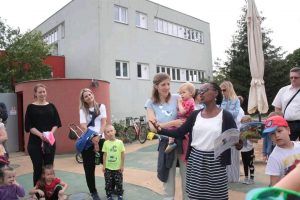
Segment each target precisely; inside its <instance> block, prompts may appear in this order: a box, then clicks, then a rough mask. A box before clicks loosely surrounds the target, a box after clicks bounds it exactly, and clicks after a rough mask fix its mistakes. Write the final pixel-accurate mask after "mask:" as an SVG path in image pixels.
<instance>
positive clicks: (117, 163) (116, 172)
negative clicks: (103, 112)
mask: <svg viewBox="0 0 300 200" xmlns="http://www.w3.org/2000/svg"><path fill="white" fill-rule="evenodd" d="M104 134H105V138H106V141H105V142H104V144H103V148H102V151H103V152H104V155H103V173H104V178H105V190H106V196H107V200H112V199H113V198H112V193H113V189H114V185H115V187H116V193H117V195H118V200H123V196H122V195H123V170H124V152H125V147H124V144H123V142H122V141H121V140H118V139H116V137H115V135H116V130H115V128H114V127H113V126H112V125H106V126H105V128H104Z"/></svg>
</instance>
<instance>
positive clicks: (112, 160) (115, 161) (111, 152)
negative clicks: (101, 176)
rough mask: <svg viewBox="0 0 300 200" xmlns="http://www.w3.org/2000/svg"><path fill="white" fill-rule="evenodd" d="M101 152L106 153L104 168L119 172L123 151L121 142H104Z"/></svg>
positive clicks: (116, 140)
mask: <svg viewBox="0 0 300 200" xmlns="http://www.w3.org/2000/svg"><path fill="white" fill-rule="evenodd" d="M102 151H103V152H105V153H106V160H105V163H106V168H107V169H110V170H119V169H120V168H121V153H122V152H124V151H125V147H124V144H123V142H122V141H121V140H118V139H115V140H114V141H110V140H106V141H105V142H104V144H103V147H102Z"/></svg>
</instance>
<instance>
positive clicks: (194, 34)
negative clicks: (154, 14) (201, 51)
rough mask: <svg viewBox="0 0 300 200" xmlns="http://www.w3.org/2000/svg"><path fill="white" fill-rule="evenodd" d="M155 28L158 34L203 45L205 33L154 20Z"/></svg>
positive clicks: (157, 19) (161, 20)
mask: <svg viewBox="0 0 300 200" xmlns="http://www.w3.org/2000/svg"><path fill="white" fill-rule="evenodd" d="M154 28H155V31H156V32H159V33H164V34H167V35H172V36H175V37H179V38H182V39H186V40H191V41H194V42H198V43H203V42H204V41H203V32H201V31H198V30H194V29H191V28H188V27H184V26H181V25H178V24H175V23H172V22H169V21H166V20H163V19H159V18H155V19H154Z"/></svg>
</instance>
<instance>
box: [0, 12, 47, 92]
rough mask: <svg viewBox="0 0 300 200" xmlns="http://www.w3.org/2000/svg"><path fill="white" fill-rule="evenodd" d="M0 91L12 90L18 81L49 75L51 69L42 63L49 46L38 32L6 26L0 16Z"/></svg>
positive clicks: (37, 78) (43, 77)
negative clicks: (25, 31) (22, 32)
mask: <svg viewBox="0 0 300 200" xmlns="http://www.w3.org/2000/svg"><path fill="white" fill-rule="evenodd" d="M0 31H1V33H0V35H1V37H0V47H1V48H3V50H4V53H3V55H2V56H1V55H0V72H1V74H0V82H1V86H0V92H13V91H14V86H15V84H16V83H18V82H22V81H27V80H39V79H45V78H50V77H51V69H50V68H49V67H48V66H47V65H45V64H43V60H44V59H45V58H46V56H47V55H49V54H50V51H51V46H50V45H48V44H46V43H45V42H44V41H43V38H42V35H41V33H40V32H27V33H25V34H24V35H21V34H20V33H19V30H18V29H16V30H14V29H12V28H10V27H9V26H6V25H5V24H4V23H3V22H2V21H1V18H0Z"/></svg>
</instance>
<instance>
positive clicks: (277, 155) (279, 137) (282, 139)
mask: <svg viewBox="0 0 300 200" xmlns="http://www.w3.org/2000/svg"><path fill="white" fill-rule="evenodd" d="M269 134H271V138H272V141H273V142H274V143H275V144H276V146H275V148H274V150H273V151H272V153H271V155H270V156H269V159H268V162H267V166H266V171H265V173H266V174H267V175H270V185H271V186H273V185H275V184H276V183H277V182H278V181H280V179H281V178H282V177H284V176H285V175H287V174H288V173H289V172H290V171H292V170H293V169H294V168H295V167H296V165H297V164H298V163H300V142H295V141H291V140H290V137H289V135H290V128H289V125H288V123H287V121H286V120H285V119H284V118H283V117H281V116H272V117H269V118H268V119H267V120H266V122H265V129H264V131H263V134H262V136H263V137H266V136H267V135H269Z"/></svg>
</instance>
